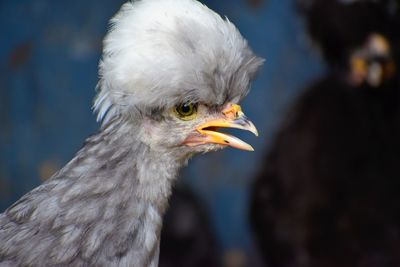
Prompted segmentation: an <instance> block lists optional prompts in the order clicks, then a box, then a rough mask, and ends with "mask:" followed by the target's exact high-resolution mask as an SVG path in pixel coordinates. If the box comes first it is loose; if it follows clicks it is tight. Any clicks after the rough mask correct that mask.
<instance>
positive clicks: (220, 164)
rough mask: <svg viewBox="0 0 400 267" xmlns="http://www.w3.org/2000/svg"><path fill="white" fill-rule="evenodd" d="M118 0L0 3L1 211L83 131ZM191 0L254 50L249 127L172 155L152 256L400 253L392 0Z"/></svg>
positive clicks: (231, 260)
mask: <svg viewBox="0 0 400 267" xmlns="http://www.w3.org/2000/svg"><path fill="white" fill-rule="evenodd" d="M123 2H125V1H124V0H96V1H94V0H86V1H80V0H70V1H61V0H57V1H50V0H29V1H28V0H18V1H15V0H2V1H0V23H1V24H2V27H1V29H0V212H2V211H4V210H5V209H6V208H7V207H8V206H9V205H11V204H12V203H13V202H14V201H16V200H17V199H18V198H19V197H21V196H22V195H23V194H25V193H26V192H28V191H30V190H31V189H32V188H34V187H35V186H37V185H38V184H40V183H41V182H42V181H44V180H46V179H47V178H49V177H50V176H51V175H52V174H53V173H54V172H55V171H57V170H58V169H59V168H61V167H62V166H63V165H64V164H66V163H67V162H68V161H69V160H70V159H71V158H72V157H73V156H74V154H75V153H76V152H77V151H78V149H79V148H80V147H81V145H82V144H83V141H84V140H85V138H86V137H88V136H89V135H90V134H93V133H95V132H96V131H97V129H98V127H99V125H98V124H97V123H96V121H95V116H94V115H93V113H92V110H91V106H92V104H93V102H92V100H93V97H94V96H95V87H96V83H97V81H98V74H97V64H98V62H99V59H100V56H101V49H102V39H103V37H104V35H105V33H106V30H107V27H108V20H109V19H110V18H111V16H112V15H113V14H115V13H116V12H117V11H118V9H119V7H120V6H121V5H122V3H123ZM202 2H203V3H205V4H206V5H207V6H209V7H210V8H211V9H214V10H215V11H217V12H218V13H219V14H221V15H223V16H227V17H228V18H229V19H230V20H231V21H232V22H233V23H234V24H235V25H236V26H237V27H238V29H239V30H240V32H241V33H242V35H243V36H244V37H245V38H247V39H248V41H249V43H250V45H251V47H252V48H253V50H254V51H255V53H256V54H257V55H259V56H261V57H264V58H266V62H265V65H264V67H263V69H262V71H261V72H260V74H259V76H258V79H257V80H256V81H255V82H254V83H253V85H252V91H251V93H250V94H249V95H248V96H247V98H246V99H245V100H244V102H243V103H242V107H243V109H244V111H245V112H246V115H247V116H248V117H249V118H251V120H252V121H253V122H254V124H255V125H256V126H257V128H258V130H259V132H260V136H259V137H258V138H255V137H253V136H251V135H250V134H248V135H247V134H246V133H244V134H243V133H238V135H240V137H241V138H243V139H245V140H248V141H249V143H250V144H252V145H253V147H254V148H255V149H256V151H255V152H253V153H248V152H243V151H238V150H234V149H229V148H228V149H225V150H224V151H220V152H217V153H212V154H207V155H204V156H198V157H195V158H194V159H193V160H192V161H191V162H190V164H189V167H187V168H186V169H184V171H183V172H182V173H181V177H180V180H179V182H178V185H177V186H176V190H175V191H176V192H175V194H174V196H173V198H172V200H171V209H170V211H169V212H168V214H167V215H166V221H165V227H164V229H163V236H162V244H161V246H162V247H161V261H160V266H228V267H231V266H232V267H233V266H238V267H240V266H400V263H399V262H398V260H397V259H396V257H395V256H393V255H396V253H395V252H397V254H399V252H400V251H399V250H400V245H399V244H400V242H398V241H399V240H400V227H399V222H400V219H399V217H400V208H398V207H399V205H398V204H397V202H399V198H398V197H397V191H398V190H397V189H400V186H399V184H400V182H397V179H399V178H400V172H399V171H398V170H397V169H399V167H398V166H397V165H399V160H400V158H399V156H398V151H399V149H400V145H399V137H398V136H399V135H398V134H399V133H400V131H399V125H400V119H399V118H400V109H399V103H398V102H399V89H398V88H399V85H398V84H399V83H398V81H397V80H398V76H399V75H398V74H397V72H396V63H397V62H399V61H398V52H397V50H396V48H397V47H400V46H399V42H398V39H399V37H400V30H399V29H400V24H399V23H398V20H399V19H398V17H399V15H398V13H399V11H398V5H399V3H398V1H396V0H393V1H390V0H386V1H385V0H382V1H372V0H371V1H367V0H359V1H354V0H353V1H350V0H347V1H345V0H314V1H313V0H308V1H307V0H303V1H302V0H297V1H295V0H218V1H216V0H204V1H202ZM397 49H398V48H397ZM360 229H362V230H360ZM363 244H370V245H368V246H367V245H365V246H367V247H364V245H363ZM338 248H341V249H338ZM388 251H389V252H388ZM392 252H393V253H392ZM399 255H400V254H399ZM338 257H339V258H342V259H343V261H342V262H340V261H337V260H335V259H337V258H338Z"/></svg>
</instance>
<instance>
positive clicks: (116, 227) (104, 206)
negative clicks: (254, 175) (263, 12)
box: [0, 0, 263, 267]
mask: <svg viewBox="0 0 400 267" xmlns="http://www.w3.org/2000/svg"><path fill="white" fill-rule="evenodd" d="M262 64H263V59H262V58H260V57H258V56H256V55H255V53H254V52H253V51H252V49H251V48H250V46H249V44H248V42H247V41H246V40H245V39H244V38H243V37H242V35H241V34H240V33H239V31H238V30H237V28H236V27H235V26H234V25H233V24H232V23H231V22H230V21H229V20H228V19H227V18H222V17H221V16H220V15H218V14H217V13H215V12H214V11H212V10H210V9H209V8H208V7H206V6H205V5H203V4H202V3H200V2H198V1H195V0H141V1H128V2H126V3H125V4H123V5H122V7H121V9H120V10H119V11H118V12H117V14H116V15H115V16H114V17H113V18H112V19H111V20H110V28H109V31H108V33H107V34H106V36H105V38H104V41H103V53H102V58H101V60H100V63H99V76H100V78H99V82H98V86H97V95H96V97H95V100H94V105H93V109H94V111H95V112H96V113H97V120H98V121H99V122H100V124H101V126H100V130H99V131H98V133H96V134H94V135H92V136H90V137H88V138H87V139H86V141H85V143H84V145H83V147H82V148H81V149H80V150H79V151H78V152H77V153H76V155H75V157H74V158H73V159H72V160H71V161H69V162H68V163H67V164H66V165H65V166H64V167H63V168H61V169H60V170H59V171H58V172H56V173H55V174H54V175H53V176H52V177H51V178H49V179H48V180H46V181H45V182H44V183H43V184H41V185H40V186H38V187H36V188H35V189H33V190H32V191H30V192H28V193H27V194H26V195H24V196H22V197H21V198H20V199H19V200H18V201H17V202H16V203H14V204H13V205H12V206H10V207H9V208H8V209H6V210H5V212H3V213H2V214H0V241H1V242H0V266H2V267H3V266H141V267H142V266H151V267H154V266H157V265H158V255H159V243H160V231H161V228H162V217H163V214H164V213H165V211H166V209H167V206H168V198H169V197H170V195H171V188H172V186H173V184H174V182H175V181H176V179H177V176H178V173H179V170H180V169H181V168H182V167H183V166H185V165H186V164H187V162H188V160H189V159H190V158H191V157H192V156H193V155H195V154H198V153H206V152H210V151H216V150H219V149H222V148H225V147H227V146H230V147H234V148H238V149H243V150H248V151H251V150H253V148H252V147H251V146H250V145H249V144H247V143H246V142H244V141H242V140H240V139H239V138H236V137H234V136H232V135H229V134H226V133H223V132H221V131H219V129H221V128H237V129H242V130H247V131H250V132H252V133H254V134H256V135H257V134H258V133H257V129H256V127H255V126H254V124H253V123H252V122H251V121H250V120H249V119H248V118H247V117H246V116H245V115H244V112H243V111H242V109H241V107H240V105H239V102H240V101H241V100H242V99H243V98H244V97H245V95H246V94H247V93H248V92H249V89H250V85H251V81H252V80H253V79H254V78H255V76H256V74H257V73H258V70H259V69H260V67H261V65H262Z"/></svg>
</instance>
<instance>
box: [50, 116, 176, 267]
mask: <svg viewBox="0 0 400 267" xmlns="http://www.w3.org/2000/svg"><path fill="white" fill-rule="evenodd" d="M137 130H138V129H135V127H134V126H131V125H129V124H128V123H126V122H123V121H115V122H113V123H111V124H110V125H108V126H106V127H103V129H102V131H101V132H100V133H98V134H97V135H94V136H92V137H90V138H88V140H87V142H86V143H85V146H84V147H83V148H82V149H81V150H80V151H79V152H78V153H77V155H76V157H75V158H74V159H73V160H72V161H71V162H70V163H69V164H67V165H66V166H65V168H63V169H62V170H61V171H60V173H59V174H58V175H56V176H55V177H54V178H53V179H58V178H57V177H60V178H61V177H64V178H63V179H65V177H67V178H66V179H69V183H71V181H74V182H73V183H72V184H71V185H70V186H69V188H67V189H66V192H65V193H64V196H63V198H62V200H61V201H62V202H70V203H71V204H70V205H69V206H70V208H73V206H75V205H76V206H77V207H82V206H84V205H80V204H79V203H78V204H76V203H77V199H82V201H85V202H89V203H92V202H93V203H95V204H94V205H96V207H99V206H101V207H102V208H101V210H99V211H98V212H100V214H99V215H97V216H94V217H95V220H96V221H93V222H92V223H93V224H94V225H95V224H102V223H103V224H104V225H110V224H111V225H114V226H115V227H112V229H113V233H112V237H110V239H113V240H111V242H109V241H107V245H105V246H109V245H112V244H116V243H117V244H119V243H120V242H126V243H129V244H126V247H129V248H130V249H129V250H126V251H125V250H123V251H119V252H118V253H119V254H118V253H117V254H118V255H122V254H124V253H125V254H124V255H125V256H124V257H128V258H129V257H130V256H129V255H136V256H135V257H136V261H137V260H139V258H138V257H137V251H141V255H142V256H143V262H142V264H141V263H139V264H138V265H137V266H147V265H148V264H146V262H145V261H146V260H148V259H149V258H150V257H152V256H154V257H156V258H157V256H156V255H155V254H156V253H157V252H156V251H157V250H158V245H159V236H160V231H161V226H162V216H163V214H164V212H165V209H166V206H167V203H168V197H169V196H170V194H171V187H172V184H173V182H174V180H175V178H176V176H177V173H178V171H179V168H180V167H181V165H182V162H179V161H177V160H176V159H175V158H174V155H171V154H169V153H166V151H165V153H163V152H162V151H157V150H154V149H152V148H151V147H149V146H148V145H146V144H144V143H143V142H141V141H140V140H138V138H137V137H136V136H137V135H138V133H137V132H135V131H137ZM71 206H72V207H71ZM77 214H79V212H77ZM89 215H90V214H89ZM85 216H88V215H87V214H86V213H85ZM76 220H77V221H79V220H81V218H79V217H77V218H76ZM93 227H96V226H93ZM102 231H103V230H102ZM128 237H130V239H127V238H128ZM99 238H100V237H99ZM104 242H106V240H104ZM123 247H124V246H123ZM105 249H107V248H105ZM108 249H111V250H115V249H116V248H108ZM89 250H90V249H89ZM132 251H136V252H135V253H136V254H135V253H133V254H132V253H131V254H130V252H132ZM142 252H144V253H142ZM135 266H136V265H135Z"/></svg>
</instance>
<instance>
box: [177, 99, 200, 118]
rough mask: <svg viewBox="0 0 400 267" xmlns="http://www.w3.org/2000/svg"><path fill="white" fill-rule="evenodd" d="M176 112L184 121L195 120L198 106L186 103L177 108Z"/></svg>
mask: <svg viewBox="0 0 400 267" xmlns="http://www.w3.org/2000/svg"><path fill="white" fill-rule="evenodd" d="M175 112H176V113H177V114H178V115H179V117H180V118H181V119H183V120H191V119H194V117H195V116H196V113H197V104H194V103H190V102H186V103H183V104H179V105H178V106H176V107H175Z"/></svg>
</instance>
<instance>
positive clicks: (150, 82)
mask: <svg viewBox="0 0 400 267" xmlns="http://www.w3.org/2000/svg"><path fill="white" fill-rule="evenodd" d="M262 62H263V60H261V59H260V58H258V57H256V56H255V55H254V54H253V52H252V51H251V50H250V48H249V47H248V44H247V42H246V40H245V39H244V38H243V37H242V36H241V35H240V33H239V32H238V30H237V29H236V28H235V26H234V25H233V24H232V23H231V22H230V21H229V20H227V19H222V18H221V17H220V16H219V15H218V14H216V13H215V12H213V11H212V10H210V9H208V8H207V7H206V6H204V5H203V4H201V3H199V2H197V1H195V0H145V1H134V2H128V3H126V4H124V5H123V6H122V8H121V10H120V11H119V12H118V13H117V14H116V15H115V17H114V18H113V19H112V20H111V28H110V31H109V33H108V34H107V36H106V38H105V39H104V49H103V58H102V60H101V62H100V66H99V69H100V70H99V72H100V82H99V85H98V88H97V90H98V95H97V97H96V99H95V103H94V110H95V111H96V112H97V119H98V120H99V121H101V120H102V121H103V123H106V122H107V121H109V120H110V119H111V118H113V117H115V116H117V115H123V114H129V113H131V112H132V110H133V109H139V110H142V109H162V108H167V107H171V106H174V105H176V104H177V103H179V102H180V101H184V100H189V101H193V102H194V101H196V102H206V103H212V104H222V103H223V102H224V101H226V100H228V99H238V100H239V99H241V98H242V97H243V96H244V95H246V93H247V91H248V88H249V83H250V81H251V80H252V79H253V77H254V74H255V73H256V72H257V70H258V69H259V67H260V65H262Z"/></svg>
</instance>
